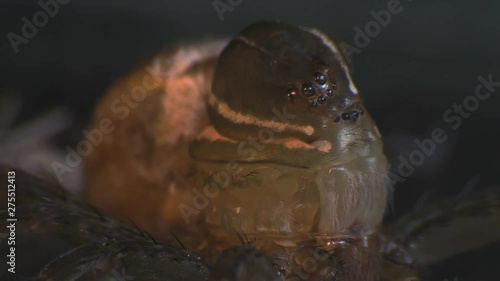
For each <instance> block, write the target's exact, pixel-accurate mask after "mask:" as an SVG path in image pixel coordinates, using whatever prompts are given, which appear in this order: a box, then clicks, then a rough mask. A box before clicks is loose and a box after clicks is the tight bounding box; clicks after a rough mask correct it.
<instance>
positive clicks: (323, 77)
mask: <svg viewBox="0 0 500 281" xmlns="http://www.w3.org/2000/svg"><path fill="white" fill-rule="evenodd" d="M314 79H316V82H318V83H319V84H321V85H324V84H326V82H327V81H328V77H326V75H325V74H324V73H323V72H319V71H317V72H314Z"/></svg>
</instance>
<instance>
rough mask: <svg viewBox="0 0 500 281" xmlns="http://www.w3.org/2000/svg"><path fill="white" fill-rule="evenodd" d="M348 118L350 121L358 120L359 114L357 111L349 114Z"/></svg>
mask: <svg viewBox="0 0 500 281" xmlns="http://www.w3.org/2000/svg"><path fill="white" fill-rule="evenodd" d="M350 118H351V120H352V121H356V120H358V118H359V112H358V111H353V112H351V116H350Z"/></svg>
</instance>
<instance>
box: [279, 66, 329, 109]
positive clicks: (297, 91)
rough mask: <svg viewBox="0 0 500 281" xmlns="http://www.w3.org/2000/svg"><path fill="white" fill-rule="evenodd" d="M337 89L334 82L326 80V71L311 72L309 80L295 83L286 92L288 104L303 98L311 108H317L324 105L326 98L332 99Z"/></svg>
mask: <svg viewBox="0 0 500 281" xmlns="http://www.w3.org/2000/svg"><path fill="white" fill-rule="evenodd" d="M336 89H337V84H336V82H335V81H331V80H330V79H329V78H328V70H327V69H318V70H315V71H313V73H312V75H311V78H310V79H309V80H305V81H300V82H298V83H295V84H294V85H292V86H291V87H290V89H289V90H288V98H289V100H290V102H295V99H296V98H297V97H298V96H302V97H303V98H305V99H306V100H307V101H308V102H309V103H310V105H311V107H317V106H318V105H323V104H325V103H326V101H327V100H328V98H330V97H332V96H333V94H334V93H335V90H336Z"/></svg>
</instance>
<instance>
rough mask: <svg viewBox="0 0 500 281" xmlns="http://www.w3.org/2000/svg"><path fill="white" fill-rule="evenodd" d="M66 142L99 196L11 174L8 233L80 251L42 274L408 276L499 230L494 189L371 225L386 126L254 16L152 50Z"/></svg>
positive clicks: (293, 31) (346, 76)
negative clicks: (457, 229) (204, 38)
mask: <svg viewBox="0 0 500 281" xmlns="http://www.w3.org/2000/svg"><path fill="white" fill-rule="evenodd" d="M84 147H85V148H84ZM77 152H78V153H80V154H82V155H83V156H84V161H85V163H84V171H85V173H84V174H85V190H84V199H85V200H86V201H87V202H88V203H90V204H92V205H93V206H95V207H91V206H90V205H88V203H85V202H83V201H81V200H80V199H78V198H74V197H73V196H71V195H70V194H69V193H67V192H65V191H63V190H62V189H59V188H58V187H57V186H56V185H51V184H46V183H44V182H43V181H41V180H38V179H35V178H32V177H30V176H29V175H27V174H24V173H22V172H20V171H16V174H17V182H16V192H17V194H16V207H17V218H18V226H17V229H18V230H19V231H22V232H44V233H49V234H51V235H55V236H59V237H60V238H62V239H63V240H64V241H66V242H68V243H70V244H72V245H74V246H76V248H75V249H73V250H71V251H70V252H67V253H65V254H64V255H62V256H60V257H59V258H58V259H56V260H55V261H53V262H51V263H50V264H48V265H46V266H45V267H44V268H43V269H42V270H41V271H40V272H39V274H38V277H37V278H39V279H42V280H87V279H90V280H92V279H96V280H97V279H98V280H108V279H110V278H117V277H116V275H117V274H118V273H119V274H122V273H123V274H126V276H131V277H130V278H137V279H134V280H165V279H167V280H208V279H209V280H212V281H216V280H219V281H222V280H237V281H245V280H347V281H353V280H354V281H356V280H360V281H361V280H401V281H403V280H406V281H409V280H420V279H419V276H418V273H417V269H418V264H419V263H420V262H423V261H425V263H431V262H432V261H434V260H436V259H438V258H442V257H446V256H449V255H451V254H454V253H457V252H460V251H463V250H467V249H470V248H472V247H475V246H479V245H483V244H485V243H488V242H491V241H495V240H497V239H498V238H499V236H500V235H499V232H498V231H491V232H488V233H487V235H484V236H482V237H481V239H477V240H475V241H473V242H471V241H470V240H468V239H467V237H469V236H470V235H472V234H474V233H477V232H478V231H479V229H480V228H481V227H483V228H484V227H490V228H491V229H494V230H498V228H499V227H500V226H499V222H500V196H499V194H498V190H492V191H487V192H484V193H480V194H477V195H476V196H472V197H470V198H467V199H466V198H464V197H457V198H453V199H451V200H448V201H447V202H445V203H443V204H442V205H439V206H434V207H430V208H427V209H425V210H422V211H416V212H414V213H412V214H410V215H408V216H407V217H404V218H402V219H401V220H399V221H398V222H396V223H394V224H393V225H391V226H389V227H388V228H386V229H383V228H382V226H381V224H382V218H383V214H384V212H385V209H386V206H387V204H388V201H389V197H390V194H391V187H390V178H389V176H388V174H387V168H388V167H387V160H386V157H385V155H384V153H383V151H382V137H381V135H380V132H379V130H378V129H377V127H376V125H375V123H374V121H373V120H372V118H371V116H370V114H369V113H368V111H367V110H366V108H365V107H364V105H363V103H362V98H361V95H360V93H359V92H358V90H357V88H356V86H355V84H354V82H353V80H352V78H351V75H350V72H349V69H348V65H347V64H346V61H345V58H344V57H343V55H342V53H341V52H340V51H339V48H338V47H337V45H336V44H335V43H334V41H333V40H332V39H330V38H329V37H328V36H327V35H325V34H324V33H322V32H320V31H318V30H316V29H311V28H305V27H295V26H291V25H287V24H284V23H278V22H258V23H255V24H252V25H250V26H249V27H247V28H245V29H244V30H243V31H241V32H240V34H239V35H238V36H237V37H236V38H234V39H232V40H230V41H226V40H215V41H209V42H202V43H189V44H182V45H179V46H177V47H174V48H172V49H170V50H168V51H166V52H165V53H162V54H161V55H159V56H157V57H155V58H154V59H153V60H152V61H151V62H150V63H149V64H147V65H145V66H143V67H142V68H140V69H139V70H138V71H136V72H133V73H132V74H131V75H129V76H128V77H126V78H125V79H124V80H122V81H120V82H118V83H117V84H115V85H114V86H113V87H112V88H111V89H110V91H109V92H108V93H107V94H106V95H105V96H104V97H103V99H102V100H101V101H100V103H99V105H98V107H97V108H96V111H95V115H94V118H93V121H92V123H91V126H90V129H89V130H88V131H87V139H86V140H84V141H82V142H81V143H80V146H79V149H77ZM59 169H60V170H59V171H61V172H64V167H63V166H59ZM8 171H9V168H7V167H4V168H3V174H7V173H8ZM2 192H4V193H6V194H5V196H6V197H7V194H8V190H6V189H4V190H2ZM2 202H6V200H4V201H2ZM1 214H2V218H4V221H6V220H5V219H7V218H8V214H9V210H8V208H3V209H2V213H1ZM108 216H109V217H108ZM110 217H113V218H114V219H112V218H110ZM115 219H117V220H115ZM467 220H470V221H471V222H472V223H473V224H474V225H475V227H474V228H472V229H467V230H465V229H462V232H461V235H457V234H454V235H453V236H450V235H449V233H447V231H449V229H450V228H448V227H453V226H454V223H457V221H458V223H459V224H462V223H463V222H464V221H467ZM120 221H121V222H120ZM444 224H447V226H448V227H443V225H444ZM455 226H456V225H455ZM495 227H496V228H495ZM5 229H6V228H5V227H4V228H2V231H4V234H5V235H4V236H3V237H2V238H3V239H7V237H8V234H9V233H8V232H5ZM443 237H446V238H447V239H451V237H454V238H455V240H454V241H451V240H450V241H449V242H450V244H453V247H442V249H439V248H440V247H436V245H435V243H436V241H440V239H443ZM464 241H467V242H469V243H464ZM121 276H122V277H123V275H121ZM106 278H107V279H106Z"/></svg>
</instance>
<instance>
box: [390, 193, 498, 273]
mask: <svg viewBox="0 0 500 281" xmlns="http://www.w3.org/2000/svg"><path fill="white" fill-rule="evenodd" d="M386 237H387V241H386V246H385V247H386V250H385V254H386V256H388V257H390V258H391V259H392V260H397V261H398V262H400V263H406V264H408V263H416V264H420V265H425V264H432V263H436V262H438V261H441V260H444V259H447V258H449V257H452V256H454V255H457V254H460V253H463V252H466V251H468V250H472V249H476V248H479V247H482V246H485V245H487V244H489V243H492V242H495V241H499V240H500V190H499V189H489V190H484V191H481V192H474V193H467V194H460V195H458V196H455V197H453V198H451V199H449V200H446V201H444V202H443V203H440V204H436V205H432V206H428V207H426V208H420V209H419V210H416V211H414V212H412V213H410V214H407V215H405V216H403V217H402V218H400V219H399V220H398V221H396V222H395V223H394V224H392V225H390V226H389V227H388V228H387V230H386ZM397 249H399V250H397ZM400 249H403V251H401V250H400Z"/></svg>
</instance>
